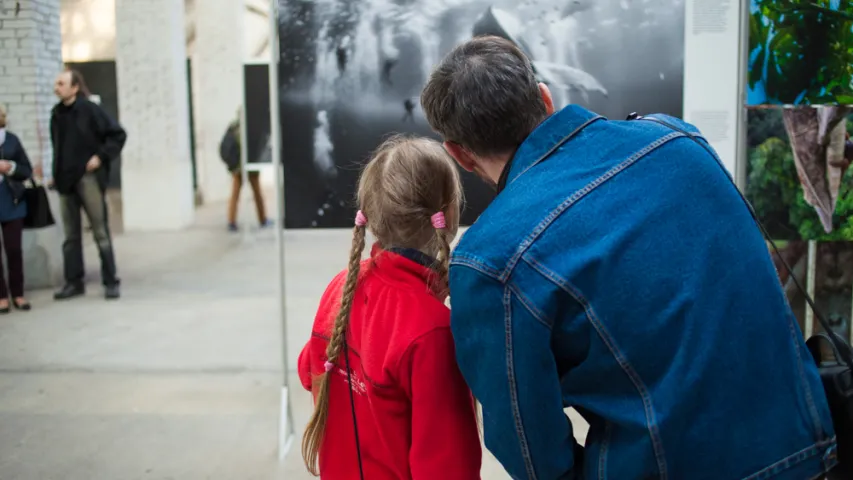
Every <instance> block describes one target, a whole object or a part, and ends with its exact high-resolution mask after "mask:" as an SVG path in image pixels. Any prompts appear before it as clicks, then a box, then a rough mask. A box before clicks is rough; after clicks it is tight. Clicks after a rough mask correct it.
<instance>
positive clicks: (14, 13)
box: [0, 0, 62, 288]
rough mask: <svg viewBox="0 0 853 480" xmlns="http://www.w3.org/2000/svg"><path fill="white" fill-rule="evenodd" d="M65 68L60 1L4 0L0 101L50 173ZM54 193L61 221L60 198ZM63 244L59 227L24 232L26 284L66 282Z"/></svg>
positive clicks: (0, 23)
mask: <svg viewBox="0 0 853 480" xmlns="http://www.w3.org/2000/svg"><path fill="white" fill-rule="evenodd" d="M18 3H19V4H20V9H18V8H17V5H18ZM61 69H62V36H61V33H60V28H59V0H27V1H21V2H15V1H13V0H0V103H3V104H4V105H6V108H7V110H8V112H9V118H8V120H9V125H8V129H9V131H11V132H14V133H15V134H16V135H18V137H20V138H21V141H22V142H23V144H24V148H25V149H26V150H27V154H28V155H29V157H30V160H31V161H32V163H33V166H34V167H35V166H38V165H42V166H43V167H44V169H45V170H46V171H45V173H46V174H48V175H49V174H50V172H49V170H50V166H51V158H52V155H53V153H52V152H53V150H52V148H51V144H50V132H49V121H50V110H51V108H52V107H53V105H54V104H55V103H56V98H55V97H54V95H53V81H54V78H55V77H56V74H57V73H59V72H60V70H61ZM51 197H52V198H51V202H52V204H53V214H54V217H55V218H56V221H57V222H59V221H60V219H59V210H58V208H57V207H58V205H57V198H56V196H55V194H51ZM61 242H62V231H61V227H60V226H59V225H57V226H54V227H48V228H45V229H41V230H36V231H25V232H24V239H23V246H24V270H25V275H26V276H25V278H26V286H27V288H43V287H51V286H53V285H55V284H57V283H58V282H59V281H61V278H62V250H61Z"/></svg>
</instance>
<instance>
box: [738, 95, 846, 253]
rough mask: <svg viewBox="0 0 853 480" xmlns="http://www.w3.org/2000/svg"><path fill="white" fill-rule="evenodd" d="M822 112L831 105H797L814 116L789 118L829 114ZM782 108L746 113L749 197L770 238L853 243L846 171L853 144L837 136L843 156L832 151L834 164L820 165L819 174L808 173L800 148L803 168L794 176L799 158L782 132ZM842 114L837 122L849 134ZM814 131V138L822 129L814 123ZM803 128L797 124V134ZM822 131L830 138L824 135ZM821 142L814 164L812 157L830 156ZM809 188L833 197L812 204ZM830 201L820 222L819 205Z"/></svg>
mask: <svg viewBox="0 0 853 480" xmlns="http://www.w3.org/2000/svg"><path fill="white" fill-rule="evenodd" d="M825 108H834V107H796V109H809V110H811V111H812V112H808V111H801V112H789V114H790V113H813V114H814V115H813V116H814V117H815V118H820V117H821V115H822V114H825V113H827V112H826V111H824V110H822V109H825ZM784 110H786V109H783V108H750V109H749V110H748V114H747V123H748V126H747V156H748V164H747V185H746V196H747V198H748V199H749V201H750V202H751V203H752V205H753V207H754V208H755V211H756V213H757V214H758V217H759V218H760V219H761V221H762V222H763V223H764V225H765V226H766V227H767V229H768V231H769V233H770V234H771V236H772V237H773V238H774V239H778V240H818V241H853V169H850V168H848V167H849V165H850V160H849V157H850V154H851V152H853V148H851V146H853V144H851V143H850V141H849V140H846V141H845V139H843V136H844V132H836V136H837V135H842V142H844V143H843V144H842V150H845V149H844V147H845V146H846V147H847V148H846V152H841V153H840V154H839V153H838V152H836V155H835V157H834V158H833V159H832V160H833V161H831V162H830V161H824V165H823V166H824V167H825V168H823V170H820V169H815V168H812V169H811V170H809V166H808V165H805V168H804V166H803V163H804V162H805V161H807V159H806V158H805V157H806V156H805V155H804V154H803V152H802V151H801V150H798V152H800V160H799V162H800V167H801V168H800V172H798V166H797V160H796V159H795V156H794V149H793V148H792V145H791V141H790V139H789V134H788V132H789V131H791V130H790V126H789V128H786V124H785V118H784V115H783V111H784ZM840 114H841V115H842V117H841V118H840V121H839V123H838V124H837V125H838V128H839V129H846V130H847V133H848V134H849V133H853V121H850V120H853V118H851V110H850V109H847V108H843V109H842V111H841V112H840ZM813 128H814V130H815V132H814V134H815V137H817V133H818V132H817V130H818V129H820V126H819V125H818V124H817V122H815V125H814V127H813ZM803 130H807V128H805V127H803V126H799V127H798V129H797V130H795V131H798V132H799V131H803ZM821 131H824V129H821ZM824 133H825V134H826V135H828V133H827V132H824ZM836 140H837V139H836ZM820 143H821V142H816V143H815V148H816V149H818V150H819V154H817V155H815V156H814V157H812V160H811V161H813V162H814V159H815V158H820V159H821V160H823V159H826V158H828V157H829V156H830V153H831V152H829V150H830V148H829V147H827V146H826V143H824V144H823V145H820ZM836 143H837V142H836ZM815 163H816V162H815ZM814 172H817V173H814ZM828 185H831V187H828ZM807 188H808V189H811V191H820V190H821V189H822V190H832V193H831V194H826V195H823V197H827V196H833V198H832V201H831V202H830V201H826V202H823V203H821V202H819V201H816V200H814V197H819V196H821V195H814V194H812V195H808V194H807V193H806V189H807ZM807 198H810V199H811V200H810V201H809V200H807ZM832 203H834V209H833V210H830V211H826V210H828V208H827V207H824V208H823V213H822V215H823V218H822V217H821V208H818V207H820V205H826V204H832Z"/></svg>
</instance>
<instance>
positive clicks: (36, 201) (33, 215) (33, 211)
mask: <svg viewBox="0 0 853 480" xmlns="http://www.w3.org/2000/svg"><path fill="white" fill-rule="evenodd" d="M26 184H27V185H26V187H27V188H26V189H25V190H24V200H25V201H26V202H27V216H26V217H24V228H25V229H36V228H45V227H50V226H51V225H54V224H56V221H55V220H54V219H53V212H51V211H50V202H49V201H48V198H47V190H45V188H44V186H43V185H39V184H36V182H35V181H34V180H33V179H32V178H31V179H29V180H27V181H26Z"/></svg>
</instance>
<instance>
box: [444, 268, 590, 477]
mask: <svg viewBox="0 0 853 480" xmlns="http://www.w3.org/2000/svg"><path fill="white" fill-rule="evenodd" d="M450 286H451V328H452V332H453V337H454V342H455V346H456V357H457V361H458V363H459V367H460V370H461V371H462V374H463V376H464V377H465V380H466V382H467V383H468V385H469V387H470V388H471V390H472V392H473V393H474V396H475V397H476V398H477V400H478V401H479V402H480V403H481V404H482V407H483V428H484V435H485V443H486V447H487V448H488V449H489V450H490V451H491V452H492V454H493V455H494V456H495V457H496V458H497V459H498V460H499V461H500V462H501V464H502V465H503V467H504V468H505V469H506V470H507V472H508V473H509V474H510V475H511V476H512V478H514V479H527V480H537V479H538V480H544V479H548V480H552V479H573V478H576V476H578V477H579V476H580V475H581V474H582V466H581V464H582V455H583V449H582V448H580V447H579V446H578V445H577V444H576V443H575V441H574V437H573V435H572V425H571V422H570V421H569V419H568V417H567V416H566V414H565V412H564V410H563V402H562V398H561V393H560V381H559V377H558V374H557V366H556V361H555V359H554V356H553V354H552V352H551V348H550V343H551V330H550V329H549V328H548V327H546V326H545V325H544V324H542V323H541V322H539V321H537V319H536V318H534V317H533V315H532V314H531V313H530V312H529V311H528V310H527V308H526V307H525V301H526V300H527V299H526V298H525V297H524V295H523V294H522V293H521V292H520V291H519V290H518V289H517V288H515V287H514V286H513V285H512V284H503V283H502V282H499V281H498V280H497V279H495V278H493V277H491V276H490V275H489V274H487V273H484V272H483V271H480V270H479V269H477V268H475V267H474V266H469V265H459V264H454V265H453V266H452V267H451V269H450Z"/></svg>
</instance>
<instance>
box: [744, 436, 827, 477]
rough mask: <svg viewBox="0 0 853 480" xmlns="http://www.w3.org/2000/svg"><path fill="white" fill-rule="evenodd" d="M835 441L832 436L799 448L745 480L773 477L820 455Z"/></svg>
mask: <svg viewBox="0 0 853 480" xmlns="http://www.w3.org/2000/svg"><path fill="white" fill-rule="evenodd" d="M835 441H836V438H835V437H832V438H830V439H827V440H821V441H819V442H816V443H814V444H812V445H809V446H808V447H806V448H803V449H802V450H799V451H797V452H794V453H792V454H790V455H788V456H786V457H785V458H783V459H781V460H779V461H778V462H776V463H773V464H770V465H768V466H766V467H764V468H762V469H761V470H759V471H757V472H755V473H752V474H750V475H748V476H746V477H744V478H743V480H766V479H769V478H772V477H773V476H775V475H777V474H779V473H781V472H784V471H785V470H787V469H789V468H791V467H793V466H795V465H799V464H800V463H802V462H805V461H806V460H808V459H810V458H812V457H815V456H817V455H819V454H820V453H821V451H820V450H821V449H822V448H823V447H826V446H828V445H832V443H833V442H835ZM833 466H834V465H833ZM821 477H822V475H821ZM819 478H820V477H819Z"/></svg>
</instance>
